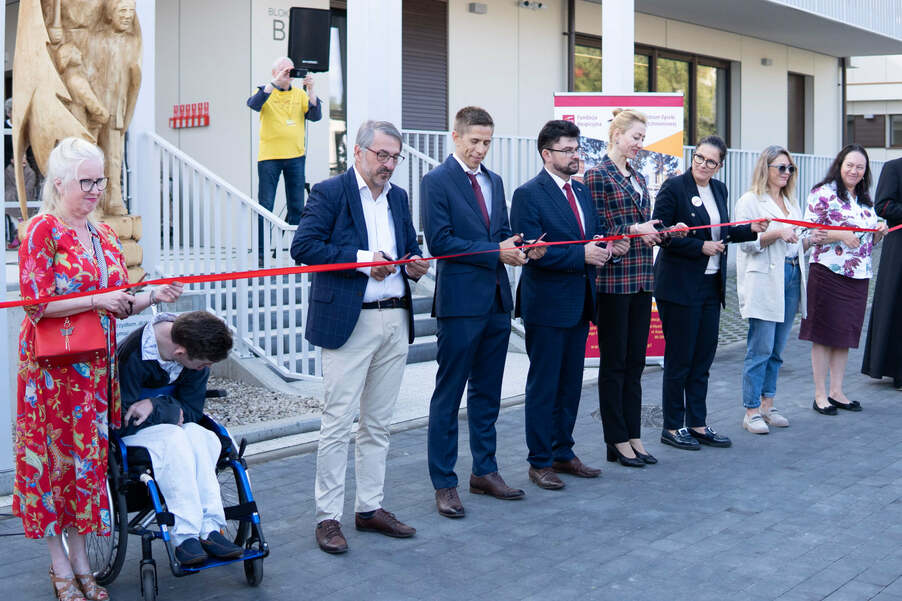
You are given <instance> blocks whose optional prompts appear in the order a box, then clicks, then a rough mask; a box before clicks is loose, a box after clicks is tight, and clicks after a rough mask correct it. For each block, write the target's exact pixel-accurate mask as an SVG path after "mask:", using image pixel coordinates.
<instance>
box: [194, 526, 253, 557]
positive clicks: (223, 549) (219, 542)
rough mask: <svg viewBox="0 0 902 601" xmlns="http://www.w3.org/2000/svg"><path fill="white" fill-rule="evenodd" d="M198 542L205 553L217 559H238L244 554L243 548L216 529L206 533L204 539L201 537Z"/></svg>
mask: <svg viewBox="0 0 902 601" xmlns="http://www.w3.org/2000/svg"><path fill="white" fill-rule="evenodd" d="M200 544H201V546H202V547H203V548H204V551H206V552H207V555H211V556H213V557H218V558H219V559H238V558H239V557H241V556H242V555H244V549H242V548H241V547H239V546H238V545H236V544H235V543H233V542H232V541H230V540H229V539H227V538H226V537H224V536H223V535H222V534H221V533H220V532H219V531H218V530H214V531H213V532H211V533H210V534H208V535H207V538H206V539H201V541H200Z"/></svg>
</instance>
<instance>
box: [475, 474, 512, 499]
mask: <svg viewBox="0 0 902 601" xmlns="http://www.w3.org/2000/svg"><path fill="white" fill-rule="evenodd" d="M470 492H471V493H473V494H475V495H491V496H493V497H495V498H496V499H503V500H505V501H513V500H514V499H522V498H523V497H525V496H526V491H522V490H520V489H519V488H511V487H510V486H508V485H507V483H505V481H504V478H502V477H501V474H499V473H498V472H492V473H491V474H486V475H485V476H476V475H474V474H470Z"/></svg>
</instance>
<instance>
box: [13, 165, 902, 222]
mask: <svg viewBox="0 0 902 601" xmlns="http://www.w3.org/2000/svg"><path fill="white" fill-rule="evenodd" d="M7 189H9V188H7ZM874 198H875V201H874V209H875V211H876V212H877V214H878V215H880V216H881V217H883V218H884V219H886V221H887V224H888V225H889V226H890V227H896V226H897V225H899V224H900V223H902V159H893V160H892V161H887V162H886V163H885V164H884V165H883V171H881V172H880V179H879V180H878V181H877V195H876V196H875V197H874Z"/></svg>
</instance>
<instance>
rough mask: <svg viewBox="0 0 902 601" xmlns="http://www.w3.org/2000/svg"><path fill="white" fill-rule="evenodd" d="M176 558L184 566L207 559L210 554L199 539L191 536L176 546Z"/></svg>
mask: <svg viewBox="0 0 902 601" xmlns="http://www.w3.org/2000/svg"><path fill="white" fill-rule="evenodd" d="M175 558H176V559H178V560H179V563H180V564H182V565H184V566H195V565H197V564H199V563H203V562H205V561H207V559H208V555H207V552H206V551H204V548H203V547H202V546H201V544H200V541H199V540H197V539H196V538H189V539H186V540H185V542H183V543H182V544H180V545H179V546H178V547H176V548H175Z"/></svg>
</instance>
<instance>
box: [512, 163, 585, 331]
mask: <svg viewBox="0 0 902 601" xmlns="http://www.w3.org/2000/svg"><path fill="white" fill-rule="evenodd" d="M570 183H571V186H572V187H573V193H574V196H575V197H576V201H577V202H578V203H579V205H580V207H581V208H582V211H583V219H584V221H585V236H581V235H580V231H579V224H578V223H577V222H576V216H575V215H574V214H573V210H572V209H571V208H570V203H569V202H568V201H567V197H566V196H564V192H563V191H562V190H561V189H560V188H558V186H557V184H556V183H555V181H554V179H553V178H552V177H551V176H550V175H548V172H547V171H546V170H545V169H542V170H541V171H540V172H539V174H538V175H537V176H535V177H534V178H532V179H531V180H529V181H528V182H526V183H525V184H523V185H522V186H520V187H519V188H517V189H516V190H515V191H514V198H513V201H512V203H511V225H512V227H513V229H515V230H517V232H521V233H522V234H523V237H524V238H525V239H526V240H534V239H536V238H538V237H539V236H541V235H542V234H543V233H544V234H545V240H546V241H548V242H562V241H565V240H588V239H589V238H591V237H592V236H594V235H596V234H601V233H602V227H601V225H600V223H599V217H598V213H597V212H596V211H595V206H594V205H593V203H592V197H591V196H590V195H589V190H588V188H586V186H585V185H583V184H582V183H580V182H577V181H576V180H573V179H571V180H570ZM595 272H596V268H595V266H594V265H587V264H586V254H585V249H584V248H583V245H582V244H568V245H560V246H550V247H548V251H547V252H546V253H545V256H544V257H542V258H541V259H538V260H533V259H530V261H529V262H528V263H527V264H526V265H525V266H524V268H523V274H522V275H521V276H520V282H519V284H518V285H517V307H516V311H515V313H514V315H515V316H516V317H522V318H523V321H525V322H527V323H534V324H536V325H541V326H551V327H558V328H570V327H573V326H575V325H576V324H577V323H579V321H580V320H581V319H582V318H583V315H584V309H585V306H586V300H587V296H588V302H589V305H590V308H591V312H590V314H591V315H592V316H593V318H594V315H595Z"/></svg>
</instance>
